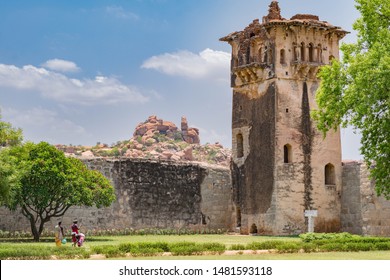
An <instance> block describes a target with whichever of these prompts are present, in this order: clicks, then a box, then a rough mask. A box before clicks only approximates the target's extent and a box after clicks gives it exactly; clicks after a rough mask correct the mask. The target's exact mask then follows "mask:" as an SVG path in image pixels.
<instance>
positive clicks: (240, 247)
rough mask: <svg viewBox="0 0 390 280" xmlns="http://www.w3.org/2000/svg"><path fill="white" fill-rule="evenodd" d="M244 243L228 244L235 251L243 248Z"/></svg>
mask: <svg viewBox="0 0 390 280" xmlns="http://www.w3.org/2000/svg"><path fill="white" fill-rule="evenodd" d="M245 249H246V248H245V245H243V244H233V245H231V246H230V250H235V251H240V250H245Z"/></svg>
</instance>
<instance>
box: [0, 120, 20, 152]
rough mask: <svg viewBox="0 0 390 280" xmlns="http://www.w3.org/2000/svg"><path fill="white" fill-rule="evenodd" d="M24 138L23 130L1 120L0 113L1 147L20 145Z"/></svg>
mask: <svg viewBox="0 0 390 280" xmlns="http://www.w3.org/2000/svg"><path fill="white" fill-rule="evenodd" d="M22 140H23V134H22V130H21V129H20V128H19V129H17V128H13V127H12V125H11V124H10V123H8V122H2V121H1V115H0V148H1V147H5V146H14V145H18V144H20V143H21V142H22Z"/></svg>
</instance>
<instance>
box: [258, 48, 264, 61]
mask: <svg viewBox="0 0 390 280" xmlns="http://www.w3.org/2000/svg"><path fill="white" fill-rule="evenodd" d="M257 56H258V59H259V63H262V62H263V59H262V58H263V48H262V47H260V48H259V51H258V52H257Z"/></svg>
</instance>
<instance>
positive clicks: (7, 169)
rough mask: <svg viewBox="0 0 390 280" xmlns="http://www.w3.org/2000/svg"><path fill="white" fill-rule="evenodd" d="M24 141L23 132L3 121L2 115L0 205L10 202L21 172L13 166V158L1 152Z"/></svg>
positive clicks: (0, 126)
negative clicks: (10, 195)
mask: <svg viewBox="0 0 390 280" xmlns="http://www.w3.org/2000/svg"><path fill="white" fill-rule="evenodd" d="M22 139H23V134H22V130H21V129H16V128H13V127H12V125H11V124H10V123H7V122H3V121H1V115H0V205H1V204H4V203H6V202H7V201H8V198H9V194H10V190H11V189H12V186H14V185H15V184H17V182H18V174H19V170H18V169H17V168H16V167H15V166H14V165H13V164H12V157H9V155H8V154H7V153H1V151H2V150H3V149H4V147H6V146H16V145H19V144H21V142H22Z"/></svg>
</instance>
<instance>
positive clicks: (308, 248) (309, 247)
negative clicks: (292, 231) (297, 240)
mask: <svg viewBox="0 0 390 280" xmlns="http://www.w3.org/2000/svg"><path fill="white" fill-rule="evenodd" d="M301 247H302V250H303V251H304V252H305V253H311V252H316V251H317V246H316V244H313V243H302V246H301Z"/></svg>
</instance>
